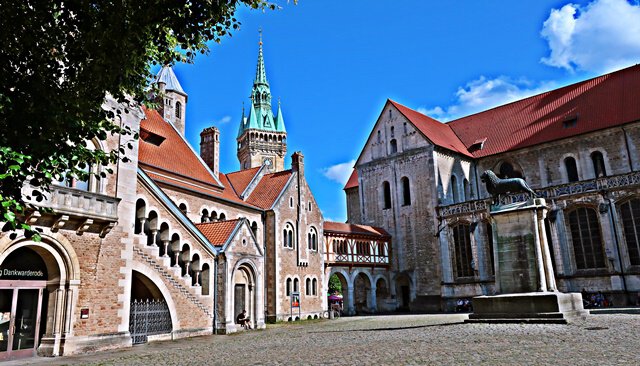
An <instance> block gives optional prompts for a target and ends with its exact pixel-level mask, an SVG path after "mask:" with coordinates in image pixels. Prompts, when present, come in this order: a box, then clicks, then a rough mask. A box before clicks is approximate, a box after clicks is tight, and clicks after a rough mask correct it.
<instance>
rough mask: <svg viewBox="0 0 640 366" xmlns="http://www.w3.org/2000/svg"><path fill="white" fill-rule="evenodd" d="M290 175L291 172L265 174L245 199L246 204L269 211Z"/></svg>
mask: <svg viewBox="0 0 640 366" xmlns="http://www.w3.org/2000/svg"><path fill="white" fill-rule="evenodd" d="M292 174H293V173H292V172H291V170H285V171H282V172H277V173H271V174H265V175H264V176H262V179H260V182H259V183H258V184H257V185H256V187H255V188H254V189H253V191H251V194H250V195H249V197H248V198H247V199H246V200H247V203H249V204H251V205H254V206H258V207H260V208H262V209H265V210H268V209H270V208H271V207H272V206H273V204H274V203H275V202H276V199H278V197H279V196H280V193H281V192H282V191H283V190H284V188H285V186H286V185H287V182H288V181H289V178H290V177H291V175H292Z"/></svg>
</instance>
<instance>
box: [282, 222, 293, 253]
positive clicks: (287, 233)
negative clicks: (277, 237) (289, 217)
mask: <svg viewBox="0 0 640 366" xmlns="http://www.w3.org/2000/svg"><path fill="white" fill-rule="evenodd" d="M282 245H283V246H284V247H285V248H289V249H293V226H291V224H286V225H285V227H284V230H282Z"/></svg>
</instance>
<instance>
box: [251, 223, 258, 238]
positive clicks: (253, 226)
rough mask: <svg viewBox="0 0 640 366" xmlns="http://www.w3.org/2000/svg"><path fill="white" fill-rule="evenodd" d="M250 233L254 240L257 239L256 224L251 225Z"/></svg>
mask: <svg viewBox="0 0 640 366" xmlns="http://www.w3.org/2000/svg"><path fill="white" fill-rule="evenodd" d="M251 232H252V233H253V236H255V237H256V238H257V237H258V223H257V222H255V221H254V222H253V223H252V224H251Z"/></svg>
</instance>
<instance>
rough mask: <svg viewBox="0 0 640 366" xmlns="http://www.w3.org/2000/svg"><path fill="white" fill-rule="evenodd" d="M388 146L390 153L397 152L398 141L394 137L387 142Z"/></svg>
mask: <svg viewBox="0 0 640 366" xmlns="http://www.w3.org/2000/svg"><path fill="white" fill-rule="evenodd" d="M389 147H390V150H391V154H395V153H397V152H398V142H397V141H396V139H393V140H391V141H390V142H389Z"/></svg>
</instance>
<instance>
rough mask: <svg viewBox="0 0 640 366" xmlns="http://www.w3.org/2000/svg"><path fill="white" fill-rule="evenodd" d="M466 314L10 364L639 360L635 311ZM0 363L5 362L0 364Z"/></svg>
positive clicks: (274, 331) (286, 327)
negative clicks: (528, 318)
mask: <svg viewBox="0 0 640 366" xmlns="http://www.w3.org/2000/svg"><path fill="white" fill-rule="evenodd" d="M464 318H466V315H392V316H377V317H351V318H341V319H338V320H332V321H330V320H321V321H306V322H302V323H294V324H290V323H281V324H276V325H270V326H269V327H268V328H267V329H266V330H260V331H246V332H241V333H238V334H235V335H228V336H206V337H198V338H189V339H181V340H178V341H168V342H158V343H152V344H147V345H142V346H136V347H133V348H131V349H126V350H121V351H110V352H102V353H97V354H92V355H86V356H72V357H61V358H55V359H51V358H48V359H43V358H39V359H30V360H21V361H11V362H8V363H6V366H9V365H11V366H13V365H45V364H46V365H261V364H268V365H313V364H327V365H373V364H376V365H380V364H383V365H391V364H393V365H424V364H438V365H442V364H445V365H458V364H463V365H468V364H474V365H514V364H515V365H638V364H640V354H639V353H638V349H640V315H596V316H591V317H589V318H588V319H587V320H585V321H581V322H578V323H574V324H571V325H545V324H461V323H460V322H461V321H462V320H463V319H464ZM3 366H4V365H3Z"/></svg>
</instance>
